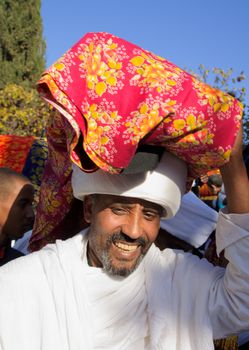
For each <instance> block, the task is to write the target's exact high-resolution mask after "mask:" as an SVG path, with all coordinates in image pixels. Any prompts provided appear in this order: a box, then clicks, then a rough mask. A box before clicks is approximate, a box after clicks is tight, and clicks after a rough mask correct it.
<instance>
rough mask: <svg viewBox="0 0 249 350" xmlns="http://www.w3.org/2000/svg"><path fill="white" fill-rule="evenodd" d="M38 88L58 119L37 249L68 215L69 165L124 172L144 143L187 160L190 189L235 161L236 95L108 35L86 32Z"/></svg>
mask: <svg viewBox="0 0 249 350" xmlns="http://www.w3.org/2000/svg"><path fill="white" fill-rule="evenodd" d="M38 90H39V92H40V93H41V95H42V96H43V97H44V98H45V99H46V100H47V101H48V102H50V103H51V104H52V105H53V106H54V107H55V108H56V109H57V110H58V113H57V114H55V113H53V115H52V116H51V120H50V122H49V123H50V124H49V125H48V127H47V138H48V145H49V148H50V158H49V161H48V163H47V170H45V174H46V173H49V174H50V176H47V175H45V181H44V182H43V184H42V193H45V194H46V195H47V199H46V201H48V202H45V199H44V201H41V205H40V207H39V210H38V212H37V218H36V226H35V228H34V235H33V238H32V244H33V245H32V249H33V250H35V249H38V248H39V247H40V246H42V245H43V243H42V242H41V243H39V241H40V240H42V239H43V240H44V241H46V237H48V236H49V235H51V234H52V233H51V232H52V231H53V229H52V226H53V225H54V227H55V226H56V225H57V224H58V223H59V222H60V220H61V219H62V215H64V216H65V215H66V212H67V210H69V209H70V203H71V198H72V195H71V194H70V172H71V165H70V162H71V161H73V162H74V163H76V164H77V165H78V166H79V167H80V168H82V169H83V170H84V171H95V170H96V168H98V167H99V168H102V169H103V170H105V171H108V172H111V173H119V172H120V171H122V169H123V168H125V167H127V165H128V164H129V163H130V161H131V159H132V157H133V155H134V153H135V152H136V149H137V147H138V146H139V145H140V144H143V143H150V144H157V145H158V144H160V145H163V146H164V147H165V148H166V149H167V150H169V151H170V152H173V153H174V154H176V155H177V156H178V157H180V158H182V159H184V160H185V161H186V162H187V164H188V168H189V183H190V181H191V180H192V179H193V178H194V177H196V176H198V175H199V174H201V173H205V172H206V171H207V170H209V168H210V167H219V166H221V165H222V164H224V163H225V162H226V161H227V160H228V159H229V155H230V152H231V148H232V145H233V142H234V140H235V136H236V134H237V130H238V127H239V125H240V121H241V118H242V106H241V104H240V103H239V102H238V101H237V100H235V99H234V98H233V97H231V96H229V95H228V94H226V93H224V92H221V91H219V90H216V89H213V88H211V87H210V86H208V85H206V84H204V83H201V82H199V81H198V80H197V79H196V78H194V77H192V76H191V75H190V74H188V73H187V72H185V71H183V70H182V69H180V68H179V67H177V66H175V65H174V64H173V63H171V62H169V61H167V60H166V59H164V58H161V57H159V56H156V55H154V54H153V53H151V52H149V51H146V50H144V49H142V48H140V47H138V46H136V45H134V44H132V43H129V42H127V41H125V40H123V39H120V38H118V37H116V36H114V35H111V34H108V33H88V34H86V35H85V36H84V37H83V38H82V39H81V40H80V41H79V42H78V43H76V44H75V45H74V46H73V47H72V48H71V49H70V50H69V51H68V52H67V53H66V54H64V55H63V56H62V57H61V58H60V59H59V60H58V61H57V62H56V63H55V64H53V65H52V67H50V68H49V69H48V70H47V71H46V72H45V73H44V74H43V76H42V77H41V79H40V81H39V82H38ZM51 179H53V181H52V180H51ZM55 183H56V184H57V187H56V185H55ZM52 186H53V192H52ZM54 188H56V191H57V192H55V191H54ZM62 189H63V190H62ZM49 191H50V194H49V193H48V192H49ZM63 191H64V192H63ZM61 193H62V195H61ZM51 194H52V195H53V199H52V198H51ZM42 196H43V197H44V194H43V195H42ZM63 201H64V202H65V203H66V204H62V203H63ZM59 203H61V206H59ZM61 208H64V209H61ZM46 215H47V216H46ZM51 215H52V216H53V217H54V223H52V222H51V219H48V216H49V218H50V217H51ZM41 230H43V232H41ZM42 236H43V237H42Z"/></svg>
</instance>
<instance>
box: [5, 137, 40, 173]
mask: <svg viewBox="0 0 249 350" xmlns="http://www.w3.org/2000/svg"><path fill="white" fill-rule="evenodd" d="M34 139H35V138H34V136H16V135H0V167H1V168H3V167H4V168H10V169H12V170H15V171H16V172H18V173H21V172H22V170H23V167H24V164H25V162H26V159H27V156H28V153H29V150H30V147H31V145H32V144H33V142H34Z"/></svg>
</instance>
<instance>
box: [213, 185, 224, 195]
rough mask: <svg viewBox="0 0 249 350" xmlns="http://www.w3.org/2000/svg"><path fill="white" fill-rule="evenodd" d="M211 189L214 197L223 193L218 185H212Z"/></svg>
mask: <svg viewBox="0 0 249 350" xmlns="http://www.w3.org/2000/svg"><path fill="white" fill-rule="evenodd" d="M210 187H211V192H212V194H214V195H216V194H219V193H220V191H221V186H217V185H213V184H212V185H211V186H210Z"/></svg>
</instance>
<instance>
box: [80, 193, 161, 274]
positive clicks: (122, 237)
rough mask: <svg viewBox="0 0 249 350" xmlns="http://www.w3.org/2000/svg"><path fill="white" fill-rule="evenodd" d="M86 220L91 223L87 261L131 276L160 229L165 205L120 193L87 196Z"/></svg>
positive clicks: (85, 205)
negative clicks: (120, 194)
mask: <svg viewBox="0 0 249 350" xmlns="http://www.w3.org/2000/svg"><path fill="white" fill-rule="evenodd" d="M84 208H85V220H86V221H87V222H90V223H91V225H90V232H89V244H88V262H89V264H90V265H92V266H95V267H103V268H104V270H105V271H106V272H108V273H109V274H111V275H120V276H128V275H129V274H130V273H131V272H133V271H134V270H135V268H136V267H137V266H138V265H139V263H140V261H141V260H142V258H143V257H144V255H145V254H146V253H147V251H148V249H149V248H150V246H151V244H152V243H153V242H154V241H155V239H156V237H157V234H158V231H159V228H160V217H161V215H162V208H161V207H160V206H159V205H157V204H154V203H151V202H148V201H144V200H140V199H135V198H128V197H121V196H111V195H96V196H94V197H93V196H88V197H86V199H85V201H84Z"/></svg>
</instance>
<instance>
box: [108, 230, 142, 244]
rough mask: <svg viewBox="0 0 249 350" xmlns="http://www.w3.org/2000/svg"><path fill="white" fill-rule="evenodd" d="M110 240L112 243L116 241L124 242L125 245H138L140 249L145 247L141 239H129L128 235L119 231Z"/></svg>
mask: <svg viewBox="0 0 249 350" xmlns="http://www.w3.org/2000/svg"><path fill="white" fill-rule="evenodd" d="M110 240H111V241H112V242H113V243H114V242H116V241H119V242H125V243H133V244H137V245H140V246H141V247H143V248H144V247H145V246H146V244H147V242H146V240H145V239H144V238H143V237H139V238H136V239H133V238H131V237H129V236H128V235H126V234H125V233H124V232H122V231H120V232H117V233H114V234H113V235H112V236H111V237H110Z"/></svg>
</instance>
